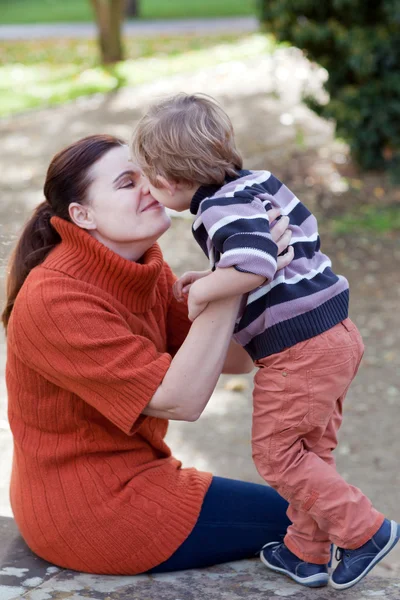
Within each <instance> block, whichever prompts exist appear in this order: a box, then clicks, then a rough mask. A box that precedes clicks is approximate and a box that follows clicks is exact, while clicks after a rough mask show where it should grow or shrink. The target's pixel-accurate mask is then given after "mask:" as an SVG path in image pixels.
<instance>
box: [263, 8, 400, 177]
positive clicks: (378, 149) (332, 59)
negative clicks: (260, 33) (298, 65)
mask: <svg viewBox="0 0 400 600" xmlns="http://www.w3.org/2000/svg"><path fill="white" fill-rule="evenodd" d="M260 12H261V19H262V21H263V23H264V25H265V28H266V29H267V30H268V31H270V32H271V33H273V34H274V35H275V36H276V38H277V39H278V40H279V41H288V42H290V43H291V44H293V45H294V46H297V47H298V48H301V49H302V50H304V51H305V52H306V54H307V56H308V57H309V59H310V60H312V61H314V62H317V63H319V64H320V65H322V66H323V67H325V68H326V69H327V71H328V73H329V79H328V81H327V82H326V84H325V89H326V90H327V92H328V93H329V96H330V101H329V103H328V104H326V105H321V104H319V103H318V102H317V101H316V100H312V99H308V104H309V106H310V107H311V108H312V109H313V110H315V111H316V112H317V113H318V114H320V115H321V116H323V117H325V118H328V119H334V120H335V121H336V131H337V134H338V135H339V136H340V137H342V138H343V139H345V140H346V141H347V142H348V143H349V144H350V147H351V150H352V153H353V156H354V157H355V159H356V160H357V161H358V162H359V164H360V165H361V166H362V167H363V168H365V169H375V168H378V169H381V168H384V169H386V168H389V169H390V170H391V171H392V172H395V171H396V172H397V175H398V172H399V171H400V0H371V1H370V0H319V1H318V0H260Z"/></svg>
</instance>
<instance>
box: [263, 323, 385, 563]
mask: <svg viewBox="0 0 400 600" xmlns="http://www.w3.org/2000/svg"><path fill="white" fill-rule="evenodd" d="M363 352H364V345H363V342H362V339H361V335H360V334H359V332H358V330H357V328H356V326H355V325H354V324H353V323H352V322H351V321H350V319H346V320H345V321H343V322H342V323H339V324H338V325H336V326H335V327H333V328H332V329H330V330H328V331H326V332H324V333H322V334H321V335H319V336H317V337H314V338H311V339H309V340H306V341H305V342H301V343H299V344H296V345H295V346H293V347H292V348H289V349H287V350H283V351H282V352H280V353H278V354H274V355H272V356H269V357H267V358H264V359H261V360H259V361H257V362H256V365H257V366H258V367H259V369H258V372H257V374H256V377H255V388H254V409H253V436H252V437H253V440H252V446H253V458H254V462H255V464H256V467H257V470H258V472H259V473H260V475H261V476H262V477H263V478H264V479H265V481H267V482H268V483H269V484H270V485H271V486H272V487H274V488H275V489H276V490H277V491H278V492H279V493H280V494H281V496H283V497H284V498H285V499H286V500H288V502H289V509H288V517H289V518H290V519H291V521H292V525H291V526H290V527H289V528H288V531H287V534H286V537H285V540H284V541H285V544H286V546H287V547H288V548H289V549H290V550H291V551H292V552H293V553H294V554H296V555H297V556H298V557H299V558H301V559H302V560H305V561H308V562H313V563H317V564H326V563H328V561H329V558H330V544H331V543H334V544H336V545H337V546H340V547H342V548H348V549H354V548H358V547H360V546H361V545H363V544H364V543H365V542H366V541H367V540H368V539H369V538H371V537H372V536H373V535H374V534H375V533H376V531H377V530H378V529H379V527H380V526H381V524H382V522H383V519H384V517H383V515H382V514H380V513H379V512H378V511H377V510H375V508H373V506H372V504H371V502H370V500H369V499H368V498H367V497H366V496H365V495H364V494H363V493H362V492H361V491H360V490H359V489H358V488H356V487H354V486H352V485H350V484H349V483H347V482H346V481H345V480H344V479H343V478H342V477H341V476H340V475H339V474H338V472H337V471H336V468H335V460H334V457H333V455H332V451H333V450H334V449H335V447H336V445H337V432H338V430H339V427H340V425H341V422H342V410H343V401H344V398H345V396H346V393H347V390H348V388H349V386H350V384H351V382H352V380H353V379H354V377H355V375H356V373H357V370H358V367H359V364H360V362H361V358H362V355H363Z"/></svg>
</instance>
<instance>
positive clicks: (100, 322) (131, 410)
mask: <svg viewBox="0 0 400 600" xmlns="http://www.w3.org/2000/svg"><path fill="white" fill-rule="evenodd" d="M14 310H15V314H14V315H13V317H14V318H13V327H12V331H11V335H12V336H13V340H12V341H13V346H14V347H15V348H16V350H17V352H18V354H19V355H20V358H21V359H22V360H23V361H24V362H25V363H26V364H27V365H28V366H30V367H31V368H32V369H34V370H35V371H36V372H38V373H39V374H41V375H42V376H43V377H44V378H45V379H47V380H48V381H50V382H52V383H53V384H55V385H57V386H59V387H61V388H63V389H66V390H68V391H70V392H72V393H74V394H76V395H77V396H79V397H80V398H81V399H82V400H84V401H85V402H87V403H88V404H90V405H91V406H92V407H94V408H95V409H96V410H98V411H99V412H100V413H102V414H103V415H104V416H105V417H106V418H107V419H108V420H110V421H111V422H112V423H113V424H114V425H116V426H117V427H119V428H120V429H121V430H122V431H124V432H125V433H127V434H132V433H133V430H134V425H135V421H136V420H137V419H138V417H139V416H140V414H141V412H142V410H143V409H144V407H145V406H146V405H147V404H148V403H149V401H150V400H151V398H152V397H153V395H154V393H155V391H156V390H157V388H158V386H159V385H160V383H161V382H162V380H163V378H164V376H165V374H166V372H167V370H168V368H169V366H170V363H171V356H170V355H169V354H168V353H166V352H159V351H158V350H157V348H156V347H155V345H154V344H153V342H152V341H151V340H149V339H148V338H147V337H145V335H141V325H140V322H139V320H138V323H137V328H138V331H137V333H136V332H132V330H131V328H129V326H128V324H127V322H126V321H125V320H124V318H123V317H122V315H121V314H119V312H118V311H117V310H115V309H114V308H113V307H112V306H111V305H110V304H108V302H107V301H106V300H103V299H102V298H100V297H97V296H96V295H94V294H90V293H89V292H88V291H87V288H85V289H82V288H80V282H75V281H74V280H67V282H65V281H64V280H61V281H60V278H56V277H47V278H46V280H45V281H43V280H42V281H41V282H40V283H38V284H35V283H32V285H31V284H30V283H29V282H28V281H27V282H25V285H24V287H23V288H22V289H21V291H20V294H19V296H18V302H17V305H16V307H15V309H14Z"/></svg>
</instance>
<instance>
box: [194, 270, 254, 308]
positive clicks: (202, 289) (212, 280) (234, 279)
mask: <svg viewBox="0 0 400 600" xmlns="http://www.w3.org/2000/svg"><path fill="white" fill-rule="evenodd" d="M264 281H265V277H262V276H261V275H254V274H253V273H244V272H242V271H238V270H237V269H235V268H234V267H227V268H226V269H219V268H217V269H216V270H215V271H213V272H212V273H210V275H207V276H206V277H203V278H201V279H198V280H197V281H195V282H194V283H193V284H192V286H191V288H190V293H189V300H190V301H191V302H193V303H196V304H203V303H206V302H212V301H213V300H220V299H221V298H227V297H229V296H241V295H243V294H247V293H248V292H251V291H252V290H254V289H255V288H257V287H259V286H260V285H262V284H263V283H264Z"/></svg>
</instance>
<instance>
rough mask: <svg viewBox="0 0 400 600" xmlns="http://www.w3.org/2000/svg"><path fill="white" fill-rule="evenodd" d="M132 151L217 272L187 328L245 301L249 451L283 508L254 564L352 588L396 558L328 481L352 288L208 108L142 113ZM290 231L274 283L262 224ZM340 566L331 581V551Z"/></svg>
mask: <svg viewBox="0 0 400 600" xmlns="http://www.w3.org/2000/svg"><path fill="white" fill-rule="evenodd" d="M133 151H134V155H135V158H136V159H137V160H138V162H139V165H140V167H141V168H142V170H143V172H144V175H145V176H146V177H147V179H148V181H149V188H150V191H151V193H152V195H153V196H154V197H155V198H156V199H157V200H158V201H159V202H161V203H162V204H164V205H165V206H167V207H169V208H172V209H175V210H178V211H183V210H185V209H188V208H190V210H191V212H192V213H193V214H194V215H195V217H196V218H195V221H194V224H193V234H194V237H195V238H196V240H197V242H198V243H199V245H200V246H201V248H202V249H203V251H204V252H205V253H206V255H207V256H208V257H209V260H210V264H211V269H212V272H210V273H206V274H205V273H199V274H196V273H189V274H186V275H184V276H183V278H182V279H181V280H180V281H179V282H178V284H177V285H176V290H175V291H176V293H177V294H178V295H180V296H181V295H182V293H185V292H186V291H187V290H189V288H190V290H189V298H188V305H189V317H190V318H191V319H192V320H193V319H195V318H196V316H197V315H198V314H200V312H201V311H202V310H203V309H204V307H205V306H206V305H207V303H208V302H210V301H212V300H216V299H217V298H222V297H225V296H228V295H239V294H245V295H246V296H244V302H243V307H242V310H241V313H240V317H239V318H238V320H237V324H236V329H235V339H236V341H237V342H239V343H240V344H242V345H243V346H244V347H245V348H246V350H247V351H248V352H249V354H250V356H251V357H252V358H253V360H254V361H255V365H256V366H257V367H258V371H257V373H256V376H255V387H254V410H253V431H252V438H253V439H252V448H253V458H254V461H255V464H256V467H257V469H258V471H259V473H260V474H261V476H262V477H263V478H264V479H265V480H266V481H267V482H268V483H269V484H270V485H272V486H273V487H274V488H275V489H276V490H277V491H278V492H279V493H280V494H281V495H282V496H283V497H284V498H286V499H287V500H288V502H289V509H288V516H289V517H290V519H291V521H292V525H291V526H290V527H289V529H288V531H287V534H286V536H285V539H284V541H283V542H280V541H276V542H273V543H271V544H267V545H266V546H265V547H264V548H263V549H262V551H261V560H262V561H263V563H264V564H265V565H267V567H269V568H271V569H273V570H274V571H278V572H280V573H284V574H286V575H287V576H289V577H291V578H292V579H294V580H295V581H297V582H298V583H301V584H303V585H306V586H309V587H317V586H322V585H326V584H327V583H328V580H330V583H331V585H332V586H333V587H334V588H336V589H345V588H349V587H351V586H352V585H354V584H355V583H357V582H358V581H360V580H361V579H362V578H363V577H364V576H365V575H366V574H367V573H368V572H369V571H370V570H371V569H372V567H373V566H374V565H375V564H376V563H377V562H378V561H380V560H381V559H382V558H383V556H385V555H386V554H387V553H388V552H390V550H391V549H392V548H393V547H394V546H395V544H396V543H397V541H398V540H399V537H400V527H399V526H398V525H397V523H395V522H394V521H389V520H388V519H385V517H384V516H383V515H382V514H380V513H379V512H378V511H377V510H376V509H375V508H374V507H373V506H372V504H371V502H370V500H369V499H368V498H367V497H366V496H364V494H362V492H361V491H360V490H359V489H357V488H355V487H353V486H352V485H350V484H349V483H347V482H346V481H345V480H344V479H343V478H342V477H341V476H340V475H339V474H338V473H337V471H336V469H335V461H334V458H333V456H332V451H333V450H334V448H335V447H336V445H337V431H338V429H339V427H340V424H341V421H342V406H343V401H344V398H345V395H346V392H347V390H348V388H349V386H350V383H351V381H352V380H353V378H354V376H355V374H356V372H357V369H358V366H359V364H360V361H361V358H362V355H363V350H364V348H363V343H362V340H361V336H360V334H359V332H358V331H357V328H356V327H355V325H354V324H353V323H352V322H351V321H350V319H349V318H348V301H349V289H348V282H347V281H346V279H345V278H344V277H342V276H338V275H336V274H335V273H334V272H333V271H332V269H331V261H330V260H329V258H328V257H327V256H326V255H325V254H323V253H322V252H321V251H320V239H319V236H318V230H317V222H316V219H315V217H314V216H313V215H312V214H311V213H310V211H309V210H308V209H307V208H306V207H305V206H304V205H303V204H302V203H301V202H300V201H299V200H298V199H297V198H296V196H295V195H294V194H293V193H292V192H291V191H290V190H289V189H288V188H287V187H286V186H285V185H283V184H282V183H281V182H280V181H279V180H278V179H277V178H276V177H274V176H273V175H272V174H271V173H269V172H268V171H245V170H242V158H241V156H240V155H239V153H238V151H237V149H236V147H235V142H234V134H233V129H232V124H231V122H230V120H229V118H228V116H227V115H226V114H225V112H224V111H223V110H222V108H221V107H220V106H219V105H218V104H217V103H216V102H215V101H214V100H213V99H211V98H209V97H207V96H204V95H193V96H188V95H185V94H179V95H178V96H175V97H173V98H170V99H167V100H165V101H163V102H160V103H159V104H157V105H155V106H153V107H152V108H150V110H149V112H148V113H147V114H146V115H145V116H144V117H143V119H142V120H141V121H140V123H139V125H138V127H137V130H136V132H135V135H134V139H133ZM272 207H273V208H279V209H280V211H281V214H282V215H284V216H286V217H288V218H289V220H290V229H291V231H292V248H291V249H290V252H292V253H293V255H294V258H293V261H292V262H291V264H289V266H287V267H286V268H284V269H282V270H281V271H279V272H277V271H276V261H277V246H276V244H275V243H274V242H273V241H272V239H271V236H270V228H269V221H268V216H267V213H266V211H267V210H269V209H270V208H272ZM331 543H334V544H336V545H337V546H338V560H339V563H338V565H337V567H336V569H335V570H334V572H333V573H332V574H331V576H330V578H329V575H328V562H329V558H330V546H331Z"/></svg>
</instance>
